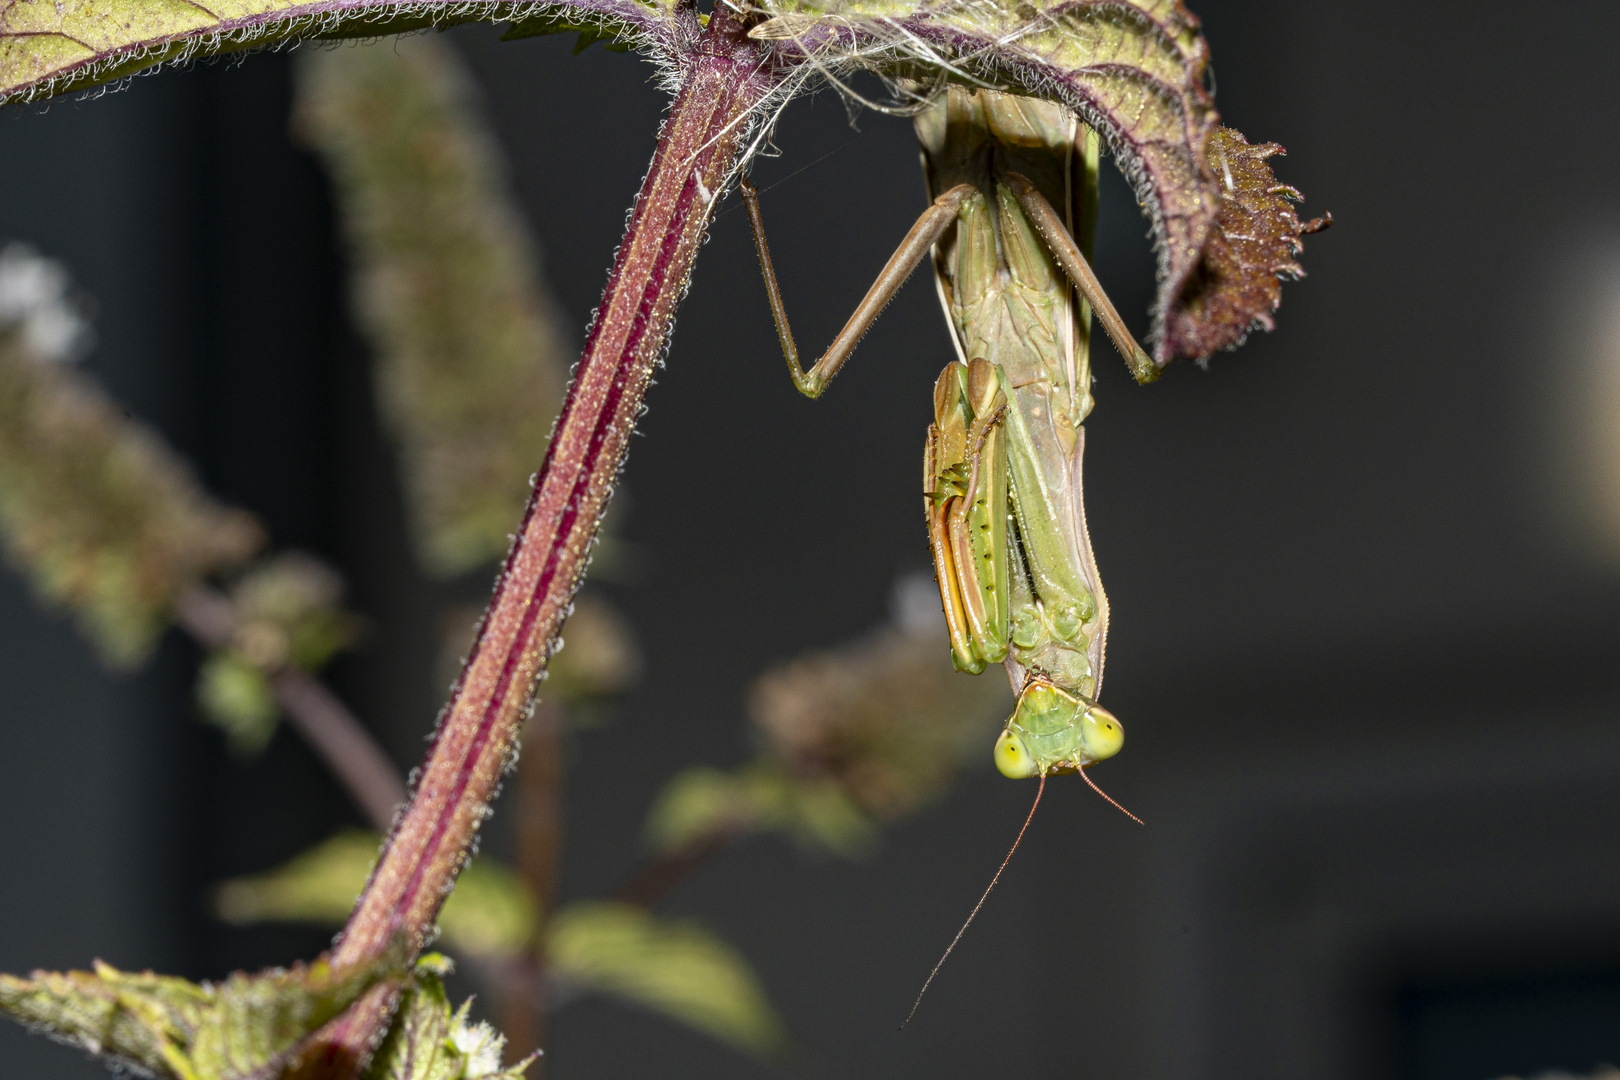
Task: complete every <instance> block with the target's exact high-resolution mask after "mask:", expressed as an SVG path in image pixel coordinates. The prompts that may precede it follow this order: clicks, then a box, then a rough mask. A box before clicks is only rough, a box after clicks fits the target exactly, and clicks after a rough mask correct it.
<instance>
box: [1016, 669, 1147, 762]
mask: <svg viewBox="0 0 1620 1080" xmlns="http://www.w3.org/2000/svg"><path fill="white" fill-rule="evenodd" d="M1124 745H1125V729H1124V728H1123V727H1122V726H1121V725H1120V722H1119V720H1118V719H1116V718H1115V716H1114V714H1113V713H1111V712H1109V711H1108V710H1107V709H1105V708H1103V707H1102V706H1100V705H1094V704H1092V703H1091V702H1089V701H1086V700H1085V699H1084V698H1080V697H1076V696H1075V695H1073V694H1070V693H1067V692H1065V691H1063V690H1060V689H1058V688H1057V687H1056V686H1053V685H1052V684H1051V683H1049V682H1047V681H1046V680H1044V679H1034V680H1032V681H1031V682H1030V683H1029V685H1027V686H1025V687H1024V691H1023V693H1021V694H1020V695H1019V696H1018V706H1017V708H1015V709H1014V710H1013V714H1012V716H1011V718H1009V719H1008V721H1007V726H1006V728H1005V729H1004V730H1003V731H1002V733H1001V737H1000V738H998V739H997V740H996V748H995V760H996V768H997V769H998V770H1000V772H1001V774H1002V775H1003V776H1007V777H1011V778H1013V779H1015V780H1017V779H1024V778H1026V777H1030V776H1037V775H1045V774H1046V773H1049V772H1052V771H1053V770H1055V769H1065V770H1066V769H1074V768H1080V767H1082V766H1085V765H1090V764H1092V763H1093V762H1097V761H1103V760H1105V759H1107V758H1111V757H1113V756H1114V755H1115V754H1117V753H1119V751H1120V748H1121V747H1122V746H1124Z"/></svg>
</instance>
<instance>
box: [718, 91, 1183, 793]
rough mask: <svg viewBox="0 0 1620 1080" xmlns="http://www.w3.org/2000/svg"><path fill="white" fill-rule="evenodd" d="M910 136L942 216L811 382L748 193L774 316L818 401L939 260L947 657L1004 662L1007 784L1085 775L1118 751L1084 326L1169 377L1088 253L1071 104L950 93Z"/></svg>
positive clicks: (1090, 138)
mask: <svg viewBox="0 0 1620 1080" xmlns="http://www.w3.org/2000/svg"><path fill="white" fill-rule="evenodd" d="M916 126H917V134H918V138H919V141H920V142H921V144H922V151H923V165H924V169H925V171H926V173H927V176H928V184H929V190H930V193H931V194H933V195H934V196H935V198H934V202H933V204H932V205H931V206H929V208H928V209H927V210H925V211H924V212H923V214H922V216H921V217H920V218H918V220H917V223H916V224H915V225H914V226H912V228H911V231H910V232H909V233H907V235H906V237H905V239H904V240H903V241H902V242H901V244H900V246H899V248H897V249H896V251H895V253H894V255H893V256H891V257H890V259H889V261H888V263H887V264H886V265H885V266H884V268H883V271H882V273H881V274H879V275H878V279H877V281H876V282H875V283H874V284H873V285H872V287H871V289H870V290H868V292H867V294H866V297H865V298H864V299H863V300H862V301H861V303H860V305H859V306H858V307H857V308H856V309H855V313H854V314H853V315H852V316H851V317H850V319H849V322H848V323H847V324H845V326H844V329H843V330H842V331H840V332H839V334H838V337H837V338H835V339H834V341H833V343H832V345H831V347H829V348H828V350H827V351H826V353H825V354H823V355H822V357H821V358H820V359H819V360H817V361H816V362H815V364H814V365H812V366H811V367H810V369H809V370H808V371H806V370H805V369H804V368H803V367H802V366H801V363H800V360H799V353H798V349H797V347H796V346H795V344H794V341H793V332H792V330H791V329H789V327H788V320H787V312H786V310H785V308H784V306H783V303H782V295H781V290H780V288H779V287H778V285H777V282H776V273H775V270H774V269H773V267H772V265H771V257H770V250H769V248H768V247H767V245H766V242H765V231H764V223H763V221H762V219H761V217H760V212H759V200H758V193H757V192H756V191H755V190H754V188H753V187H752V186H751V185H749V184H748V183H747V182H746V181H744V182H743V184H742V196H743V200H744V202H745V204H746V206H747V209H748V217H749V222H750V224H751V225H752V227H753V231H754V242H755V246H756V248H757V250H758V252H759V258H760V266H761V269H762V271H763V273H764V276H765V287H766V292H767V294H768V295H769V298H770V305H771V314H772V315H773V317H774V318H775V321H776V329H777V335H778V337H779V338H780V339H781V342H782V351H783V353H784V354H785V355H786V357H787V362H788V369H789V371H790V372H791V374H792V377H793V382H794V385H795V386H797V387H798V388H799V390H800V392H802V393H804V394H805V395H806V396H808V397H812V398H815V397H819V396H820V395H821V393H822V392H823V391H824V390H825V389H826V387H827V384H828V382H830V381H831V379H832V377H833V376H834V375H835V374H837V372H838V370H839V368H840V367H842V366H843V364H844V362H845V361H846V360H847V359H848V358H849V355H850V353H851V352H852V351H854V348H855V346H856V344H857V343H858V342H859V341H860V339H861V337H862V335H864V334H865V333H866V331H867V329H868V328H870V326H871V325H872V322H873V321H874V320H875V319H876V318H877V316H878V313H879V312H881V311H882V310H883V308H884V307H885V306H886V305H887V304H888V303H889V301H890V300H891V299H893V297H894V294H895V293H896V292H897V291H898V290H899V288H900V286H901V285H902V284H904V283H905V280H906V278H907V277H909V276H910V274H911V271H912V270H913V269H914V268H915V267H916V265H917V263H919V262H920V261H921V260H922V258H923V256H924V255H925V254H926V253H928V252H929V251H930V250H932V252H933V258H934V271H935V279H936V282H937V284H938V286H939V293H940V301H941V303H942V304H943V305H944V307H945V311H946V314H947V316H948V317H949V320H950V324H951V331H952V337H953V339H954V341H955V343H956V348H957V352H958V356H959V359H957V360H953V361H952V362H951V363H949V364H947V365H946V366H945V370H944V371H943V372H941V374H940V376H939V380H938V382H937V383H936V384H935V386H934V423H933V424H932V425H931V426H930V427H929V429H928V442H927V446H926V449H925V452H924V458H923V461H924V465H923V493H924V507H925V509H926V512H927V517H928V537H929V543H930V546H931V547H932V549H933V554H934V569H935V575H936V577H937V578H938V581H939V587H940V599H941V602H942V604H943V606H944V609H945V619H946V623H947V625H948V626H949V629H950V640H951V658H952V660H953V662H954V663H955V664H956V667H957V668H958V669H959V670H961V671H965V672H968V673H970V674H975V675H976V674H978V673H980V672H982V671H983V670H984V669H985V668H986V667H988V666H989V665H990V664H996V663H999V664H1003V665H1004V666H1005V667H1006V670H1007V674H1008V677H1009V679H1010V680H1011V682H1012V685H1013V690H1014V692H1015V693H1017V695H1018V703H1017V705H1016V707H1015V708H1014V711H1013V714H1012V716H1011V717H1009V718H1008V720H1007V724H1006V727H1005V729H1004V730H1003V731H1002V733H1001V736H1000V737H999V738H998V739H997V741H996V745H995V752H994V756H995V762H996V766H997V768H999V769H1000V770H1001V772H1002V773H1003V774H1005V775H1007V776H1010V777H1030V776H1042V777H1044V776H1047V775H1049V774H1051V773H1054V772H1070V771H1075V770H1081V769H1084V768H1085V767H1086V766H1088V765H1091V764H1093V763H1095V762H1098V761H1101V760H1103V759H1105V758H1109V757H1112V756H1113V755H1115V754H1117V753H1118V752H1119V750H1120V747H1121V745H1122V744H1123V741H1124V732H1123V730H1122V729H1121V727H1120V724H1119V721H1118V720H1116V719H1115V718H1114V717H1113V715H1112V714H1110V713H1109V712H1108V711H1107V710H1105V709H1103V708H1102V707H1100V706H1099V705H1097V703H1096V698H1097V693H1098V691H1099V689H1100V688H1101V686H1102V668H1103V651H1104V644H1105V641H1106V639H1107V634H1108V600H1107V597H1106V596H1105V595H1104V593H1103V589H1102V582H1101V580H1100V579H1099V577H1098V575H1097V564H1096V560H1095V558H1094V557H1093V556H1092V552H1091V539H1090V536H1089V535H1088V533H1087V531H1086V520H1085V507H1084V505H1083V501H1082V492H1081V482H1080V471H1081V459H1082V456H1083V453H1084V450H1085V431H1084V429H1083V428H1082V427H1081V424H1082V422H1083V421H1084V420H1085V417H1086V415H1087V414H1088V413H1089V412H1090V411H1091V406H1092V398H1091V362H1090V339H1091V315H1092V312H1094V311H1095V312H1096V313H1097V315H1098V317H1099V320H1100V321H1101V322H1102V324H1103V328H1104V329H1105V330H1106V331H1107V332H1108V334H1109V336H1110V337H1111V338H1112V339H1113V341H1114V344H1115V345H1116V346H1117V347H1118V348H1119V351H1120V353H1121V354H1122V355H1123V356H1124V357H1125V359H1126V363H1127V364H1128V365H1129V367H1130V369H1131V372H1132V374H1133V375H1135V376H1136V378H1137V380H1138V381H1139V382H1151V381H1153V379H1155V378H1157V377H1158V369H1157V368H1156V367H1155V366H1154V364H1153V362H1152V360H1151V359H1150V358H1149V357H1148V355H1147V353H1146V352H1144V351H1143V349H1142V347H1141V346H1140V345H1138V344H1137V343H1136V341H1135V340H1134V339H1133V338H1132V337H1131V334H1130V331H1129V330H1128V329H1127V328H1126V326H1125V323H1124V320H1123V319H1121V318H1120V317H1119V313H1118V312H1117V311H1116V310H1115V309H1114V306H1113V304H1112V303H1110V302H1109V300H1108V297H1107V295H1106V294H1105V293H1104V292H1103V290H1102V286H1101V285H1100V284H1099V283H1098V281H1097V278H1096V275H1095V274H1093V273H1092V271H1091V266H1090V264H1089V262H1088V261H1087V257H1086V251H1088V250H1089V249H1090V247H1091V244H1092V234H1093V232H1094V231H1095V222H1096V206H1097V160H1098V155H1099V151H1100V141H1099V139H1098V138H1097V135H1096V133H1095V132H1093V131H1092V130H1091V129H1089V128H1087V127H1085V126H1084V125H1082V124H1080V123H1079V122H1078V121H1077V120H1075V119H1074V117H1073V116H1072V115H1070V114H1069V113H1068V112H1067V111H1066V110H1064V109H1063V108H1062V107H1060V106H1057V105H1053V104H1049V103H1045V102H1040V101H1035V100H1033V99H1029V98H1020V97H1013V96H1011V95H1007V94H1000V93H995V92H992V91H977V92H973V93H969V92H968V91H966V90H962V89H959V88H955V87H953V88H951V89H949V90H947V91H946V92H945V93H944V94H943V95H941V97H940V98H939V99H938V101H936V102H935V103H934V104H933V105H932V106H930V107H929V108H928V109H927V110H926V111H924V112H923V113H921V114H920V115H919V116H918V118H917V122H916ZM1058 207H1061V208H1062V210H1061V211H1060V210H1059V209H1057V208H1058ZM1076 290H1078V293H1079V295H1078V296H1076Z"/></svg>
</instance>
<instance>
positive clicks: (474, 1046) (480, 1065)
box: [450, 1005, 506, 1080]
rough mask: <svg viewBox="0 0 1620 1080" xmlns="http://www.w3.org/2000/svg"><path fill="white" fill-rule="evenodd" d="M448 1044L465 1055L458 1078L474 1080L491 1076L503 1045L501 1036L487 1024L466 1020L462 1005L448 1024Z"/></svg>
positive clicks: (498, 1062) (504, 1041)
mask: <svg viewBox="0 0 1620 1080" xmlns="http://www.w3.org/2000/svg"><path fill="white" fill-rule="evenodd" d="M450 1044H451V1045H452V1046H454V1047H455V1048H456V1052H457V1053H458V1054H460V1055H461V1056H462V1057H464V1058H466V1064H464V1065H463V1066H462V1070H461V1077H462V1080H478V1078H479V1077H482V1076H494V1075H495V1074H496V1073H499V1072H500V1071H501V1052H502V1051H503V1050H505V1049H506V1039H505V1037H504V1036H502V1035H500V1034H498V1033H497V1032H496V1031H495V1029H494V1028H492V1027H490V1026H489V1025H488V1024H484V1023H478V1024H472V1023H468V1022H467V1008H466V1006H465V1005H464V1006H462V1008H461V1010H460V1011H459V1012H457V1013H456V1018H455V1021H454V1023H452V1024H451V1027H450Z"/></svg>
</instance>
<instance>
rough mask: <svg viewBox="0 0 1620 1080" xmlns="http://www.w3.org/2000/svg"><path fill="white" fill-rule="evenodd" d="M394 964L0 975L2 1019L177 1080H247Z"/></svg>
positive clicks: (98, 969) (104, 968) (101, 967)
mask: <svg viewBox="0 0 1620 1080" xmlns="http://www.w3.org/2000/svg"><path fill="white" fill-rule="evenodd" d="M394 964H397V961H396V960H389V961H386V962H384V963H381V964H378V965H375V966H372V967H369V968H350V969H344V970H339V969H335V968H333V967H332V966H331V965H330V964H329V963H327V962H326V961H325V960H324V959H322V960H317V961H315V962H314V963H312V964H308V965H304V964H300V965H297V966H295V967H293V968H292V969H290V970H281V969H276V970H271V971H266V972H262V973H260V974H257V975H248V974H244V973H242V972H237V973H236V974H234V975H231V976H230V977H229V978H227V979H226V980H225V981H224V982H220V983H203V984H201V985H198V984H195V983H190V982H187V981H186V980H184V979H177V978H173V977H170V976H166V975H154V974H152V973H151V972H144V973H140V974H136V973H131V972H124V971H119V970H117V969H116V968H113V967H110V966H109V965H106V964H102V963H99V962H98V963H97V964H96V967H95V970H94V971H93V972H91V971H70V972H67V973H65V974H59V973H55V972H44V971H36V972H34V974H33V976H32V977H30V978H28V979H19V978H15V977H13V976H10V975H0V1012H4V1013H5V1014H7V1015H9V1016H10V1017H12V1018H13V1019H15V1020H19V1021H21V1022H22V1023H24V1024H27V1025H29V1026H30V1027H32V1028H34V1029H35V1030H37V1031H40V1032H41V1033H43V1034H45V1035H48V1036H50V1037H51V1038H53V1039H56V1040H58V1041H61V1042H65V1043H69V1044H71V1045H74V1046H78V1047H80V1048H82V1049H85V1050H88V1051H90V1052H91V1053H93V1054H97V1055H99V1056H101V1057H104V1058H107V1059H109V1061H110V1062H111V1063H113V1064H121V1065H124V1066H128V1067H133V1068H136V1069H140V1070H143V1071H145V1072H146V1073H148V1074H150V1075H154V1076H159V1077H172V1078H174V1080H249V1078H253V1077H257V1076H259V1075H261V1071H263V1070H268V1069H270V1067H272V1066H273V1065H274V1064H275V1063H276V1062H278V1061H282V1060H285V1058H286V1057H287V1056H288V1055H289V1054H291V1053H292V1052H293V1051H294V1050H295V1049H296V1048H297V1046H298V1044H299V1043H300V1042H302V1041H303V1040H304V1039H305V1038H306V1037H307V1036H309V1035H310V1034H312V1033H313V1032H315V1031H316V1030H317V1029H319V1028H320V1027H321V1026H322V1025H323V1024H325V1023H326V1022H327V1021H328V1020H331V1019H332V1018H333V1017H335V1016H337V1015H338V1014H339V1013H340V1012H342V1011H343V1010H344V1009H346V1008H348V1007H349V1005H351V1004H353V1003H354V1001H355V1000H356V999H357V998H358V997H359V996H360V995H361V994H362V993H363V992H365V991H366V990H367V989H368V988H369V987H371V986H372V985H373V984H374V983H376V982H377V980H378V979H379V978H382V977H385V976H386V975H387V974H388V973H389V972H390V970H391V968H392V966H393V965H394Z"/></svg>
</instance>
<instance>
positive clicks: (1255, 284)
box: [1165, 127, 1331, 356]
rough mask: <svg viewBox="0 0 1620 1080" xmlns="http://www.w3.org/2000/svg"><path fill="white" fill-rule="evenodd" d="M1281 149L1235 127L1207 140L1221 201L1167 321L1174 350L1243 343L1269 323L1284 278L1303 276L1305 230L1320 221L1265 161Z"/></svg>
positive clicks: (1206, 350)
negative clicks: (1307, 214) (1307, 216)
mask: <svg viewBox="0 0 1620 1080" xmlns="http://www.w3.org/2000/svg"><path fill="white" fill-rule="evenodd" d="M1282 153H1284V151H1283V148H1282V147H1280V146H1278V145H1277V144H1276V143H1261V144H1258V145H1254V146H1251V145H1249V142H1248V140H1246V139H1245V138H1244V137H1243V136H1242V135H1241V134H1239V133H1238V132H1236V131H1233V130H1232V129H1231V128H1225V127H1223V128H1218V129H1217V130H1216V132H1215V134H1214V136H1213V137H1212V138H1211V139H1210V141H1209V163H1210V166H1211V168H1212V169H1213V170H1214V171H1215V174H1216V176H1217V178H1218V179H1219V180H1220V182H1221V194H1222V197H1221V208H1220V213H1219V214H1218V215H1217V217H1216V220H1215V229H1214V231H1213V233H1212V234H1211V235H1210V238H1209V243H1208V244H1206V245H1205V247H1204V255H1203V258H1202V259H1201V260H1200V262H1199V264H1198V270H1197V272H1195V273H1194V274H1193V276H1192V278H1191V280H1189V281H1188V283H1187V287H1186V289H1185V290H1184V291H1183V295H1182V297H1181V302H1180V303H1179V304H1178V305H1177V307H1176V309H1175V311H1174V312H1173V313H1172V315H1171V317H1170V320H1169V322H1168V324H1167V325H1166V327H1165V340H1166V342H1167V343H1168V345H1169V348H1170V349H1171V350H1172V351H1174V352H1175V353H1177V354H1179V355H1182V356H1208V355H1210V354H1211V353H1214V352H1216V351H1218V350H1220V349H1232V348H1236V347H1237V346H1238V345H1241V344H1243V339H1244V338H1246V337H1247V336H1248V335H1249V332H1250V331H1251V330H1270V329H1271V328H1272V327H1273V326H1274V325H1275V323H1274V322H1273V320H1272V317H1271V313H1272V312H1274V311H1276V310H1277V306H1278V305H1279V304H1280V303H1281V302H1282V279H1284V278H1289V279H1292V278H1300V277H1304V276H1305V270H1304V268H1303V267H1301V266H1300V265H1299V263H1298V261H1296V260H1297V258H1298V256H1299V253H1300V252H1301V251H1302V250H1304V244H1303V243H1302V242H1301V240H1300V237H1301V236H1302V235H1303V234H1304V233H1307V232H1314V231H1316V230H1317V229H1319V228H1321V227H1322V226H1323V223H1322V222H1321V221H1316V222H1311V223H1309V224H1306V223H1302V222H1301V221H1300V220H1299V215H1298V214H1297V213H1296V212H1295V210H1294V203H1296V202H1299V201H1300V199H1301V196H1300V193H1299V192H1298V191H1297V190H1295V189H1294V188H1291V187H1289V186H1288V185H1286V184H1280V183H1278V182H1277V177H1276V176H1275V175H1274V174H1273V173H1272V171H1271V166H1269V165H1267V164H1266V159H1267V158H1269V157H1274V156H1276V155H1279V154H1282ZM1328 220H1331V219H1328Z"/></svg>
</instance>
